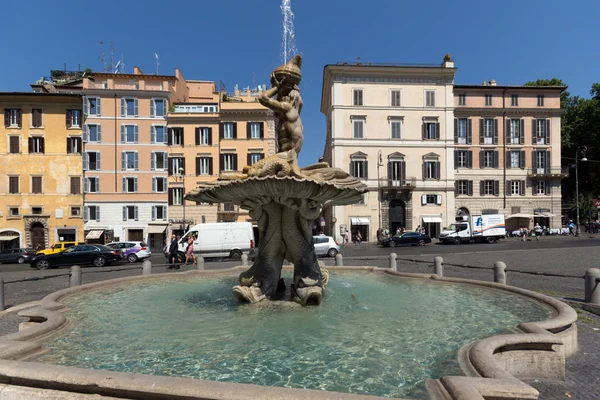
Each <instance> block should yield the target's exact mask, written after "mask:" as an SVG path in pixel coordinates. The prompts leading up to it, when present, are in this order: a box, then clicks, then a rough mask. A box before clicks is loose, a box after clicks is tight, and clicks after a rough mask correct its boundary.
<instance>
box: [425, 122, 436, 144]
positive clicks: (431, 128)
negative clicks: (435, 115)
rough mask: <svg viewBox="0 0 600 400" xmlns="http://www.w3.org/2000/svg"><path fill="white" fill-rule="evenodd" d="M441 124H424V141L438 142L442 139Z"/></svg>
mask: <svg viewBox="0 0 600 400" xmlns="http://www.w3.org/2000/svg"><path fill="white" fill-rule="evenodd" d="M439 134H440V124H439V123H438V122H433V121H432V122H428V121H425V122H423V140H436V139H439V138H440V135H439Z"/></svg>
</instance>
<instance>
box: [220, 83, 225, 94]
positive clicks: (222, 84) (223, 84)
mask: <svg viewBox="0 0 600 400" xmlns="http://www.w3.org/2000/svg"><path fill="white" fill-rule="evenodd" d="M219 83H220V84H221V92H225V91H226V90H225V83H224V82H223V81H219Z"/></svg>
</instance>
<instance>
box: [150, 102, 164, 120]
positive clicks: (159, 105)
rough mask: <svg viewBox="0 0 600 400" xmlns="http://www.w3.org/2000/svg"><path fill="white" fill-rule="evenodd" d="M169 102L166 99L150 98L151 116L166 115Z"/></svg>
mask: <svg viewBox="0 0 600 400" xmlns="http://www.w3.org/2000/svg"><path fill="white" fill-rule="evenodd" d="M166 111H167V102H166V101H165V99H152V100H150V116H151V117H164V116H165V115H167V113H166Z"/></svg>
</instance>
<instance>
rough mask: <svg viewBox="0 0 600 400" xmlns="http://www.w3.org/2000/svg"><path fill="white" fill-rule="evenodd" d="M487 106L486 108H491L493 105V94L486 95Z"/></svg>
mask: <svg viewBox="0 0 600 400" xmlns="http://www.w3.org/2000/svg"><path fill="white" fill-rule="evenodd" d="M485 105H486V106H491V105H492V95H491V94H486V95H485Z"/></svg>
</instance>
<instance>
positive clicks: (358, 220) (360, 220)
mask: <svg viewBox="0 0 600 400" xmlns="http://www.w3.org/2000/svg"><path fill="white" fill-rule="evenodd" d="M350 223H351V224H352V225H369V218H365V217H351V218H350Z"/></svg>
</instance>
